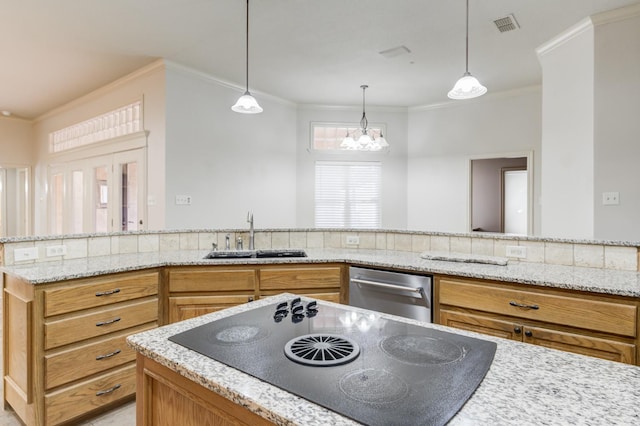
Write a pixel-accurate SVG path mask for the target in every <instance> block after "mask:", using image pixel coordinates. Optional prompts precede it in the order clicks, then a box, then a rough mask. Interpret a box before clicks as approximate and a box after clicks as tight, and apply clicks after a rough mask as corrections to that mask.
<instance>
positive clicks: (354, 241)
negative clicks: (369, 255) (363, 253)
mask: <svg viewBox="0 0 640 426" xmlns="http://www.w3.org/2000/svg"><path fill="white" fill-rule="evenodd" d="M358 244H360V237H359V236H357V235H347V245H350V246H357V245H358Z"/></svg>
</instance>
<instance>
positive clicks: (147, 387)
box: [136, 354, 273, 426]
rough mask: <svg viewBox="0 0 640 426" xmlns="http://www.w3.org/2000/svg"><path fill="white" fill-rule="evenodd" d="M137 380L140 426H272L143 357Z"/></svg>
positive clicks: (138, 367)
mask: <svg viewBox="0 0 640 426" xmlns="http://www.w3.org/2000/svg"><path fill="white" fill-rule="evenodd" d="M136 376H137V396H136V401H137V403H136V425H138V426H164V425H166V426H170V425H177V424H179V425H181V426H198V425H203V424H212V425H217V426H232V425H251V426H259V425H273V423H271V422H269V421H268V420H266V419H265V418H263V417H260V416H258V415H257V414H254V413H252V412H250V411H248V410H247V409H245V408H243V407H241V406H239V405H237V404H234V403H233V402H232V401H230V400H228V399H226V398H224V397H223V396H221V395H218V394H217V393H215V392H213V391H211V390H209V389H206V388H204V387H202V386H200V385H198V384H196V383H194V382H192V381H190V380H188V379H186V378H184V377H182V376H180V375H179V374H177V373H175V372H174V371H171V370H169V369H168V368H166V367H164V366H162V365H160V364H158V363H157V362H155V361H152V360H150V359H149V358H146V357H145V356H143V355H140V354H138V357H137V374H136Z"/></svg>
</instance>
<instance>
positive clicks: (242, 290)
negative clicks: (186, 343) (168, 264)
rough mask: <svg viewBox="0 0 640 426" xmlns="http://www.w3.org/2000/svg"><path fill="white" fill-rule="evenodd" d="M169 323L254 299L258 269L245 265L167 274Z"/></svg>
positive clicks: (188, 268)
mask: <svg viewBox="0 0 640 426" xmlns="http://www.w3.org/2000/svg"><path fill="white" fill-rule="evenodd" d="M167 279H168V288H169V304H168V312H169V318H168V322H169V323H173V322H176V321H182V320H186V319H189V318H194V317H197V316H200V315H204V314H208V313H211V312H215V311H219V310H221V309H225V308H229V307H231V306H235V305H240V304H242V303H247V302H250V301H252V300H254V299H255V297H256V288H257V285H256V283H257V270H256V268H253V267H248V266H238V267H234V266H207V267H176V268H170V269H169V270H168V272H167Z"/></svg>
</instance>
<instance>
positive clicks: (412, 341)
mask: <svg viewBox="0 0 640 426" xmlns="http://www.w3.org/2000/svg"><path fill="white" fill-rule="evenodd" d="M380 349H382V351H383V352H384V353H385V354H387V355H389V356H390V357H391V358H395V359H397V360H399V361H402V362H406V363H409V364H415V365H435V364H447V363H449V362H456V361H458V360H460V358H462V357H463V356H464V354H465V351H464V349H463V348H462V347H460V346H459V345H456V344H455V343H453V342H450V341H448V340H446V339H444V338H433V337H427V336H416V335H409V336H389V337H387V338H386V339H384V340H382V341H381V342H380Z"/></svg>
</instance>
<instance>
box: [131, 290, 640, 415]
mask: <svg viewBox="0 0 640 426" xmlns="http://www.w3.org/2000/svg"><path fill="white" fill-rule="evenodd" d="M292 297H294V296H293V295H291V294H281V295H278V296H274V297H270V298H265V299H261V300H259V301H256V302H252V303H249V304H244V305H241V306H237V307H234V308H230V309H227V310H224V311H220V312H216V313H212V314H208V315H205V316H202V317H198V318H194V319H191V320H187V321H183V322H180V323H176V324H173V325H169V326H165V327H161V328H158V329H154V330H150V331H145V332H142V333H139V334H135V335H133V336H130V337H128V339H127V342H128V343H129V345H130V346H132V347H133V348H134V349H135V350H136V351H137V352H138V373H137V375H138V378H137V380H138V386H137V392H138V396H137V401H138V405H137V406H138V414H137V415H138V424H139V425H144V424H148V423H146V420H148V418H147V417H146V416H148V415H150V411H151V410H150V406H149V405H148V403H149V401H150V399H152V398H151V397H152V395H151V393H150V392H149V391H150V390H152V389H153V387H152V386H150V385H149V384H148V381H145V379H144V374H145V371H150V372H151V375H152V376H153V377H155V379H156V380H160V381H162V382H163V383H165V384H169V385H170V386H169V387H172V388H175V389H178V388H179V386H178V387H176V386H174V384H172V383H171V378H170V377H169V376H174V377H175V378H178V377H179V378H180V380H183V379H184V380H185V381H186V382H188V383H190V386H189V388H190V389H191V391H188V392H186V393H185V394H184V395H183V396H185V395H186V397H187V398H188V397H189V396H190V395H191V396H193V400H192V401H191V402H192V403H193V404H195V405H194V406H198V405H199V403H198V400H199V398H198V397H197V395H196V394H198V393H200V392H209V393H210V395H211V396H212V397H213V398H219V397H220V396H221V397H223V399H221V400H220V401H223V402H224V404H223V406H225V407H227V408H228V407H229V406H232V407H235V408H234V409H233V411H234V412H236V413H240V414H241V415H242V413H245V412H248V413H249V414H248V415H249V416H258V417H255V418H254V420H255V419H256V418H260V419H265V420H267V421H268V422H270V423H274V424H278V425H321V424H322V425H324V424H341V425H350V424H356V423H355V422H354V421H352V420H350V419H348V418H346V417H343V416H341V415H339V414H337V413H335V412H332V411H330V410H327V409H325V408H323V407H321V406H319V405H316V404H313V403H311V402H308V401H306V400H305V399H303V398H300V397H297V396H295V395H292V394H291V393H289V392H286V391H284V390H282V389H280V388H278V387H275V386H272V385H270V384H268V383H265V382H263V381H261V380H258V379H256V378H254V377H252V376H249V375H247V374H245V373H242V372H240V371H238V370H236V369H234V368H231V367H228V366H226V365H224V364H222V363H219V362H217V361H214V360H212V359H210V358H208V357H206V356H204V355H200V354H198V353H196V352H193V351H191V350H189V349H187V348H185V347H183V346H181V345H178V344H175V343H173V342H170V341H169V340H168V338H169V337H171V336H173V335H175V334H178V333H181V332H184V331H187V330H190V329H193V328H195V327H198V326H200V325H203V324H206V323H208V322H211V321H213V320H217V319H221V318H224V317H227V316H230V315H233V314H237V313H240V312H244V311H248V310H252V309H257V308H260V307H264V306H267V305H269V304H273V303H279V302H284V301H289V300H291V298H292ZM320 304H321V306H322V305H323V304H328V305H331V303H330V302H320ZM351 309H353V310H354V311H356V312H366V311H363V310H359V309H357V308H351ZM381 317H382V318H393V319H394V320H395V321H400V322H406V323H409V324H414V325H419V326H421V327H426V328H433V329H438V330H446V331H447V332H452V333H457V334H462V335H467V336H473V337H476V338H481V339H485V340H490V341H494V342H496V343H497V350H496V353H495V358H494V360H493V363H492V365H491V367H490V369H489V371H488V373H487V375H486V377H485V378H484V380H483V381H482V383H481V384H480V386H479V387H478V388H477V389H476V391H475V393H474V394H473V395H472V396H471V399H469V401H467V403H466V404H465V405H464V406H463V407H462V409H461V410H460V411H459V412H458V413H457V414H456V415H455V416H454V417H453V418H452V419H451V421H450V424H453V425H464V424H492V425H512V424H602V423H609V424H639V423H640V368H639V367H636V366H628V365H624V364H620V363H614V362H609V361H603V360H599V359H595V358H590V357H585V356H581V355H574V354H570V353H564V352H560V351H556V350H552V349H546V348H542V347H537V346H533V345H526V344H522V343H518V342H512V341H508V340H504V339H496V338H492V337H488V336H483V335H478V334H474V333H468V332H464V331H459V330H454V329H450V328H447V327H442V326H438V325H435V324H424V323H419V322H416V321H412V320H409V319H404V318H399V317H389V316H386V315H384V314H382V315H381ZM145 363H147V364H148V365H150V366H151V365H153V366H156V367H157V368H155V367H154V368H152V369H151V370H147V369H146V368H145V367H144V366H145ZM163 371H164V372H165V373H166V374H167V377H164V376H163V374H162V372H163ZM145 383H146V384H145ZM194 389H198V391H197V392H194ZM200 401H206V400H205V399H200ZM176 405H180V406H184V404H176ZM165 408H166V407H165ZM178 408H179V407H178ZM203 410H204V408H203ZM196 411H198V410H196Z"/></svg>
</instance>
